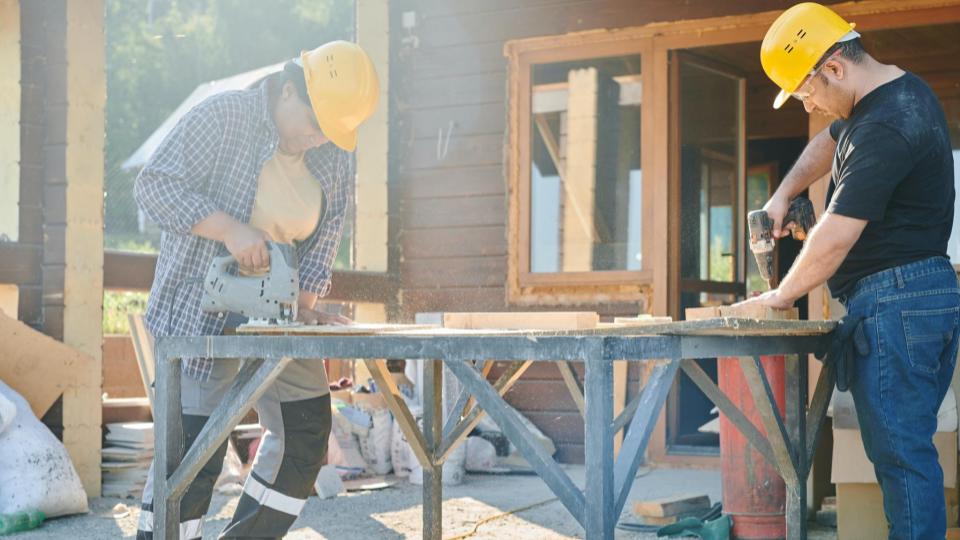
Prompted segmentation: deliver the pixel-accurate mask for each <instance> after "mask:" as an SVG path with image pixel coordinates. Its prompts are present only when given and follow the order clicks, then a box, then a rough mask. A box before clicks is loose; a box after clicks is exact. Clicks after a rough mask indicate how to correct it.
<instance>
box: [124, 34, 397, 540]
mask: <svg viewBox="0 0 960 540" xmlns="http://www.w3.org/2000/svg"><path fill="white" fill-rule="evenodd" d="M378 98H379V85H378V81H377V75H376V72H375V71H374V68H373V64H372V62H371V61H370V58H369V57H368V56H367V55H366V53H365V52H364V51H363V50H362V49H361V48H360V47H358V46H357V45H355V44H352V43H348V42H343V41H336V42H331V43H327V44H325V45H322V46H320V47H319V48H317V49H315V50H313V51H308V52H304V53H302V54H301V56H300V58H298V59H296V60H293V61H291V62H288V63H287V64H286V65H285V66H284V68H283V70H282V71H279V72H277V73H274V74H272V75H270V76H268V77H266V78H265V79H264V80H263V81H262V82H261V83H259V84H257V85H255V86H254V87H252V88H250V89H247V90H243V91H233V92H225V93H222V94H218V95H215V96H212V97H210V98H208V99H206V100H205V101H203V102H202V103H200V104H199V105H197V106H196V107H195V108H194V109H192V110H191V111H190V112H188V113H187V114H186V115H185V116H184V117H183V118H182V119H181V120H180V121H179V122H178V123H177V125H176V127H175V128H174V129H173V130H172V131H171V132H170V134H169V135H168V136H167V138H166V140H164V142H163V144H162V145H161V146H160V148H158V149H157V151H156V153H155V154H154V155H153V156H152V157H151V159H150V161H149V162H148V163H147V165H146V166H145V167H144V169H143V171H141V173H140V176H139V177H138V178H137V181H136V186H135V192H136V197H137V202H138V204H139V206H140V208H141V209H142V210H143V212H144V213H145V214H146V215H147V216H148V217H149V218H150V219H151V220H152V221H154V222H155V223H157V224H159V226H160V227H161V228H162V229H163V235H162V237H161V242H160V255H159V257H158V259H157V269H156V275H155V277H154V282H153V287H152V289H151V291H150V299H149V302H148V305H147V314H146V323H147V327H148V328H149V330H150V331H151V332H152V333H153V335H154V336H157V337H160V336H170V335H177V336H187V335H189V336H207V335H218V334H220V333H222V332H223V330H224V328H225V326H227V327H229V326H231V325H235V324H236V322H242V321H238V319H237V317H236V316H233V315H228V316H227V317H225V318H224V317H218V316H217V315H214V314H207V313H204V312H202V311H201V307H200V304H201V298H202V296H203V291H202V286H201V283H200V281H199V280H198V279H197V278H198V277H202V276H203V274H204V273H205V272H206V270H207V268H208V267H209V266H210V264H211V262H212V260H213V258H214V257H215V256H217V255H219V254H220V251H221V250H224V249H225V250H226V251H227V252H229V253H230V254H231V255H233V257H234V258H235V259H236V260H237V263H238V265H239V267H240V269H241V271H242V272H249V273H257V272H262V271H264V270H265V269H267V268H269V252H268V248H267V244H266V242H267V241H275V242H280V243H288V244H293V245H295V246H296V250H297V254H298V258H299V261H300V266H299V275H300V295H299V307H298V314H297V318H298V319H299V320H300V321H302V322H304V323H305V324H347V323H349V322H350V321H349V319H346V318H345V317H341V316H339V315H330V314H327V313H322V312H320V311H316V310H315V309H314V307H315V304H316V302H317V299H318V298H319V297H321V296H324V295H325V294H326V293H327V291H328V290H329V289H330V276H331V267H332V265H333V260H334V258H335V256H336V252H337V248H338V246H339V244H340V237H341V233H342V230H343V223H344V219H345V216H346V212H347V206H348V204H349V203H350V201H351V199H352V198H353V167H352V154H351V153H352V152H353V150H354V149H355V148H356V144H357V129H358V128H359V126H360V124H361V123H363V122H364V121H365V120H366V119H367V118H369V117H370V115H371V114H373V111H374V109H375V107H376V103H377V100H378ZM331 143H332V144H331ZM239 363H240V360H239V359H217V360H214V359H210V358H192V359H186V360H185V362H184V369H183V372H182V374H181V385H182V390H181V408H182V411H183V429H184V437H185V443H186V447H187V448H189V447H190V445H192V444H193V442H194V440H195V439H196V438H197V436H198V435H199V433H200V431H201V429H202V428H203V426H204V424H205V423H206V421H207V418H208V417H209V416H210V414H211V413H212V412H213V410H214V408H215V407H216V406H217V405H218V404H219V403H220V401H221V400H222V399H223V396H224V395H225V394H226V391H227V389H228V388H229V386H230V383H231V382H232V380H233V378H234V377H235V375H236V373H237V371H238V369H239ZM256 410H257V413H258V415H259V418H260V424H261V425H262V426H263V428H264V436H263V438H262V441H261V443H260V446H259V449H258V451H257V457H256V460H255V462H254V467H253V470H252V471H251V473H250V475H249V476H248V478H247V481H246V483H245V484H244V488H243V494H242V495H241V499H240V502H239V504H238V506H237V509H236V511H235V513H234V516H233V519H232V520H231V522H230V524H229V525H228V526H227V528H226V529H225V530H224V531H223V532H222V534H221V538H279V537H282V536H283V535H284V534H285V533H286V532H287V530H288V529H289V528H290V526H291V525H292V524H293V522H294V521H295V520H296V518H297V516H298V515H299V513H300V510H301V509H302V508H303V505H304V503H305V502H306V499H307V497H308V496H309V494H310V491H311V489H312V486H313V482H314V480H315V479H316V476H317V473H318V472H319V469H320V464H321V462H322V460H323V457H324V454H325V453H326V448H327V439H328V437H329V433H330V415H331V413H330V394H329V389H328V385H327V379H326V373H325V372H324V368H323V363H322V362H316V361H313V362H309V361H291V362H290V363H289V364H288V365H287V367H286V368H285V369H284V371H283V372H282V373H281V375H280V376H279V377H278V379H277V381H276V382H275V383H274V384H273V386H272V387H271V388H270V389H268V390H267V391H266V393H265V394H264V395H263V397H262V398H261V399H260V400H259V401H258V402H257V404H256ZM226 449H227V443H226V442H225V443H224V444H223V445H222V446H221V447H220V448H219V449H218V450H217V452H216V453H215V454H214V456H213V457H212V458H211V459H210V461H209V462H207V463H206V464H205V466H204V467H203V469H202V470H201V471H200V473H199V474H198V475H197V478H196V479H195V480H194V482H193V484H191V486H190V488H189V489H188V490H187V492H186V494H185V495H184V497H183V500H182V503H181V508H180V519H181V523H180V532H179V538H180V539H186V540H189V539H193V538H201V535H202V528H203V527H202V526H203V516H204V514H205V513H206V511H207V507H208V506H209V504H210V499H211V496H212V492H213V487H214V482H215V481H216V478H217V476H218V475H219V472H220V469H221V468H222V465H223V459H224V455H225V453H226ZM154 465H155V464H154ZM152 479H153V472H152V467H151V472H150V474H149V476H148V477H147V485H146V487H145V489H144V494H143V501H142V507H141V514H140V522H139V526H138V532H137V538H140V539H150V538H152V536H153V533H152V531H153V497H152V485H151V484H152Z"/></svg>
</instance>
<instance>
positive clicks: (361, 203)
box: [334, 0, 390, 284]
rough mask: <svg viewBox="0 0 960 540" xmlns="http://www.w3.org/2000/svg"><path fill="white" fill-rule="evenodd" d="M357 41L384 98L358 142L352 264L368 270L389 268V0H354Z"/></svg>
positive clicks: (363, 126) (381, 98)
mask: <svg viewBox="0 0 960 540" xmlns="http://www.w3.org/2000/svg"><path fill="white" fill-rule="evenodd" d="M356 17H357V42H358V43H359V44H360V45H361V46H362V47H363V49H364V50H365V51H367V53H368V54H369V55H370V58H371V60H372V61H373V65H374V68H375V69H376V71H377V73H378V75H379V79H380V101H379V103H378V104H377V107H376V109H375V110H374V113H373V116H372V117H370V119H368V120H367V121H366V122H364V123H363V125H362V126H361V127H360V145H359V146H358V147H357V153H356V159H357V176H356V183H357V195H356V201H357V204H356V220H355V222H354V235H353V247H354V265H355V266H354V267H355V268H356V269H357V270H361V271H367V272H386V271H387V270H388V268H387V264H388V263H387V259H388V257H387V234H388V233H387V214H388V210H387V199H388V197H387V176H388V171H389V161H388V156H389V132H390V129H389V122H388V120H389V117H390V111H389V99H388V97H389V96H390V77H388V75H389V73H390V70H389V67H390V7H389V3H388V0H363V1H360V2H357V3H356ZM334 284H336V283H334Z"/></svg>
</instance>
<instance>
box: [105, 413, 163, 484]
mask: <svg viewBox="0 0 960 540" xmlns="http://www.w3.org/2000/svg"><path fill="white" fill-rule="evenodd" d="M105 438H106V444H105V445H104V448H103V450H101V458H102V462H101V469H102V471H103V496H104V497H139V496H140V495H141V493H142V492H143V486H144V485H145V484H146V482H147V473H148V471H149V470H150V461H151V460H152V459H153V440H154V439H153V423H151V422H118V423H110V424H107V435H106V437H105Z"/></svg>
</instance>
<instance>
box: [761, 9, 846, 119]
mask: <svg viewBox="0 0 960 540" xmlns="http://www.w3.org/2000/svg"><path fill="white" fill-rule="evenodd" d="M854 26H856V25H855V24H852V23H848V22H847V21H845V20H843V17H841V16H839V15H837V14H836V13H834V11H833V10H831V9H830V8H828V7H825V6H822V5H820V4H817V3H814V2H804V3H802V4H797V5H795V6H793V7H792V8H790V9H788V10H786V11H784V12H783V13H781V14H780V16H779V17H777V20H775V21H773V24H772V25H770V29H769V30H767V35H765V36H764V37H763V44H762V45H760V63H761V64H762V65H763V71H765V72H766V74H767V77H770V79H771V80H772V81H773V82H774V83H776V84H777V86H779V87H780V95H778V96H777V98H776V99H775V100H774V102H773V108H774V109H779V108H780V107H781V106H782V105H783V104H784V102H786V101H787V99H789V98H790V94H792V93H794V92H795V91H796V90H797V89H798V88H799V87H800V85H801V84H803V81H804V80H805V79H806V78H807V77H809V76H810V72H811V71H812V70H813V68H814V67H816V65H817V62H818V61H819V60H820V58H821V57H822V56H823V55H824V53H826V52H827V50H828V49H830V47H832V46H833V45H834V44H836V43H837V42H839V41H842V40H843V38H845V37H846V38H848V39H852V38H854V37H859V34H857V33H856V32H853V28H854ZM848 34H852V35H851V36H848Z"/></svg>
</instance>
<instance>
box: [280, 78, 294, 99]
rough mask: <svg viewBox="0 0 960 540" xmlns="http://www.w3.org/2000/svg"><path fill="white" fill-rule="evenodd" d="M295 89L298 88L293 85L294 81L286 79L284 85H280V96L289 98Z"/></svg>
mask: <svg viewBox="0 0 960 540" xmlns="http://www.w3.org/2000/svg"><path fill="white" fill-rule="evenodd" d="M295 91H296V89H295V88H294V87H293V83H292V82H290V81H284V82H283V86H281V87H280V97H282V98H283V99H284V100H288V99H290V96H292V95H293V93H294V92H295Z"/></svg>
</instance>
